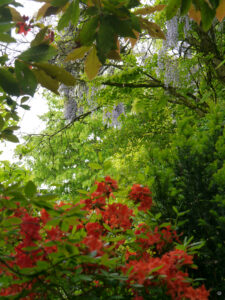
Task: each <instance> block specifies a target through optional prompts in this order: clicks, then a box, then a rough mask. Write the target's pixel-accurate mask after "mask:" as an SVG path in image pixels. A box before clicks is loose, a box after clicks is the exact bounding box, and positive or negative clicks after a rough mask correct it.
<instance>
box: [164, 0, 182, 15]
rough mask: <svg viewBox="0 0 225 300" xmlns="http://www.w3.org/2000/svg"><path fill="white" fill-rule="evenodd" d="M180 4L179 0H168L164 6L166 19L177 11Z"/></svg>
mask: <svg viewBox="0 0 225 300" xmlns="http://www.w3.org/2000/svg"><path fill="white" fill-rule="evenodd" d="M180 6H181V0H169V3H168V5H167V7H166V17H167V20H169V19H172V18H173V17H174V16H175V15H176V14H177V11H178V8H179V7H180Z"/></svg>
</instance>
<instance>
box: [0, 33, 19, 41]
mask: <svg viewBox="0 0 225 300" xmlns="http://www.w3.org/2000/svg"><path fill="white" fill-rule="evenodd" d="M0 41H1V42H4V43H15V42H16V40H15V39H14V38H13V37H11V36H10V35H9V34H5V33H0Z"/></svg>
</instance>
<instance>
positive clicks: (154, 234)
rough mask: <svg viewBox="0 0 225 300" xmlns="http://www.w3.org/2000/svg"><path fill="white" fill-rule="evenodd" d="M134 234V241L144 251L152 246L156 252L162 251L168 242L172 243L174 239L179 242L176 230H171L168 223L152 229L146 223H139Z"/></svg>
mask: <svg viewBox="0 0 225 300" xmlns="http://www.w3.org/2000/svg"><path fill="white" fill-rule="evenodd" d="M135 234H136V236H137V238H136V243H137V244H138V245H139V246H140V248H141V249H142V250H144V251H146V250H147V249H149V248H151V247H153V246H154V247H153V248H154V249H155V250H157V252H159V253H162V252H163V250H164V248H165V247H166V246H167V245H168V244H172V243H173V242H174V241H176V242H179V238H178V235H177V233H176V231H175V230H172V229H171V226H170V225H168V226H166V227H164V228H163V229H161V230H159V229H158V227H155V229H154V231H152V230H151V228H150V227H149V226H147V225H146V224H139V225H138V229H136V230H135ZM139 236H140V237H139Z"/></svg>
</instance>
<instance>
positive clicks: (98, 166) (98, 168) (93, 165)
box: [88, 163, 102, 170]
mask: <svg viewBox="0 0 225 300" xmlns="http://www.w3.org/2000/svg"><path fill="white" fill-rule="evenodd" d="M88 166H89V167H90V168H91V169H93V170H100V169H101V168H102V167H101V166H100V165H99V164H97V163H89V164H88Z"/></svg>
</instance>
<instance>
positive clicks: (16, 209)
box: [0, 176, 209, 299]
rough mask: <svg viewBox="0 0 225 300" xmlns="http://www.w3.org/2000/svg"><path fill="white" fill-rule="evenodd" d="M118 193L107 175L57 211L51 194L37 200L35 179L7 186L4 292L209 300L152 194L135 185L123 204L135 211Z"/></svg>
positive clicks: (26, 295) (19, 295) (2, 260)
mask: <svg viewBox="0 0 225 300" xmlns="http://www.w3.org/2000/svg"><path fill="white" fill-rule="evenodd" d="M117 189H118V186H117V182H116V181H115V180H113V179H111V178H110V177H109V176H107V177H105V180H104V181H102V182H96V187H95V189H94V191H93V190H92V192H90V193H88V194H86V195H85V196H84V198H85V199H84V200H81V201H80V202H77V201H75V202H72V203H63V202H58V204H55V205H54V206H53V205H52V204H51V202H49V200H51V196H41V195H39V196H38V195H36V187H35V185H34V184H33V182H32V181H29V182H28V183H27V184H26V186H25V187H24V189H20V191H18V189H17V190H16V191H15V190H14V189H13V188H9V189H5V190H4V189H3V188H2V197H1V201H0V205H1V248H2V250H3V251H2V252H1V255H0V265H1V278H2V279H1V285H2V289H1V292H0V295H1V296H11V297H10V298H11V299H36V298H38V299H40V298H45V297H47V298H48V299H76V298H77V299H87V297H88V298H90V299H105V297H108V298H109V299H115V298H118V297H119V298H120V299H146V297H151V298H152V299H159V297H160V298H161V299H170V298H171V297H172V298H173V299H183V298H191V297H194V298H195V299H197V298H198V299H208V294H209V292H208V291H207V290H206V289H205V287H204V286H201V287H198V288H195V289H194V288H193V287H192V282H191V281H190V279H189V278H188V273H187V268H188V267H195V266H194V265H193V253H194V252H192V247H191V245H190V244H188V243H186V244H184V245H183V244H182V243H181V242H180V240H179V237H178V236H177V234H176V232H175V231H174V230H173V229H172V227H171V225H169V224H161V225H159V224H158V221H157V218H159V217H160V216H158V217H154V216H153V215H151V213H150V212H149V209H150V207H151V205H152V199H151V193H150V191H149V189H148V188H147V187H142V186H140V185H137V184H136V185H133V186H132V188H131V191H130V193H129V198H130V200H129V201H128V200H126V202H133V204H132V209H131V208H129V207H128V206H127V204H122V203H121V202H120V203H118V202H117V201H116V199H115V196H114V192H116V191H117ZM82 193H83V191H82ZM18 200H19V202H18ZM42 207H44V208H42ZM41 208H42V209H41ZM187 250H188V251H189V253H188V252H187ZM193 284H194V282H193ZM166 295H168V296H166Z"/></svg>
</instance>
